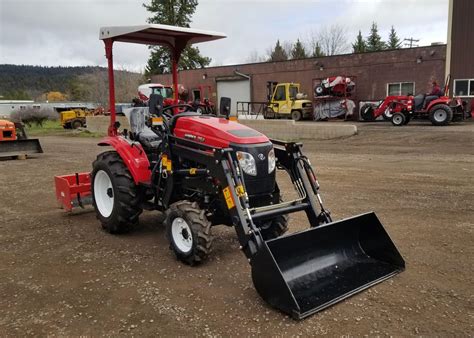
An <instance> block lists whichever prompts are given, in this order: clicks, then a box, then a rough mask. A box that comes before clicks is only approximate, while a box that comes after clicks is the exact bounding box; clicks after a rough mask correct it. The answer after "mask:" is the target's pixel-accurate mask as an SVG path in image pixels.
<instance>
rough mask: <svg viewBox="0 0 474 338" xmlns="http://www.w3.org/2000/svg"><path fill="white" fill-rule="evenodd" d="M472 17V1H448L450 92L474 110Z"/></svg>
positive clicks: (447, 70) (473, 2)
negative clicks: (466, 102) (468, 103)
mask: <svg viewBox="0 0 474 338" xmlns="http://www.w3.org/2000/svg"><path fill="white" fill-rule="evenodd" d="M473 15H474V1H472V0H450V1H449V16H448V48H447V58H446V74H451V84H450V88H452V91H451V92H452V93H453V94H454V95H456V96H460V97H462V98H463V100H466V101H468V102H470V103H471V109H473V110H474V104H473V103H472V101H473V99H474V32H473V30H472V18H473Z"/></svg>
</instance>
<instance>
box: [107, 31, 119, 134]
mask: <svg viewBox="0 0 474 338" xmlns="http://www.w3.org/2000/svg"><path fill="white" fill-rule="evenodd" d="M104 44H105V56H106V57H107V70H108V75H109V110H110V124H109V129H108V131H107V134H108V135H109V136H116V135H117V127H116V125H115V121H116V112H115V80H114V60H113V55H112V46H113V44H114V40H112V39H105V40H104Z"/></svg>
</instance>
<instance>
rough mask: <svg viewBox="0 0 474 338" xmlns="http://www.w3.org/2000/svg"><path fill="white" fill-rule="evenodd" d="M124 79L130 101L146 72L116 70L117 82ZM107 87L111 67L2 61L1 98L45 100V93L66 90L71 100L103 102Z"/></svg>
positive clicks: (117, 83) (0, 70)
mask: <svg viewBox="0 0 474 338" xmlns="http://www.w3.org/2000/svg"><path fill="white" fill-rule="evenodd" d="M121 82H124V83H125V84H126V87H127V88H126V89H125V92H124V93H123V95H122V96H124V97H123V99H124V100H125V99H126V100H127V101H128V99H129V97H130V96H132V97H133V95H134V94H135V93H136V88H137V85H138V84H140V83H143V76H142V75H141V74H137V73H132V72H128V71H116V85H117V86H118V85H120V84H121ZM98 88H100V90H99V89H98ZM106 88H107V69H106V68H103V67H93V66H87V67H42V66H28V65H9V64H2V65H0V99H3V100H5V99H7V100H8V99H10V100H29V99H30V100H42V97H44V93H47V92H52V91H54V92H61V93H64V94H66V95H67V98H68V99H70V100H81V101H82V100H84V101H90V100H92V101H96V102H102V101H103V100H104V99H105V98H103V96H105V94H106ZM118 91H120V90H119V89H118ZM117 94H118V95H119V96H120V94H121V93H117Z"/></svg>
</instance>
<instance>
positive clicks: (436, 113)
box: [430, 104, 453, 126]
mask: <svg viewBox="0 0 474 338" xmlns="http://www.w3.org/2000/svg"><path fill="white" fill-rule="evenodd" d="M452 120H453V111H452V109H451V108H450V107H449V106H446V105H444V104H437V105H436V106H434V107H433V108H431V109H430V121H431V123H432V124H433V125H434V126H447V125H448V124H449V123H450V122H451V121H452Z"/></svg>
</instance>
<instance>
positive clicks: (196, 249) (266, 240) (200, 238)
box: [57, 25, 405, 319]
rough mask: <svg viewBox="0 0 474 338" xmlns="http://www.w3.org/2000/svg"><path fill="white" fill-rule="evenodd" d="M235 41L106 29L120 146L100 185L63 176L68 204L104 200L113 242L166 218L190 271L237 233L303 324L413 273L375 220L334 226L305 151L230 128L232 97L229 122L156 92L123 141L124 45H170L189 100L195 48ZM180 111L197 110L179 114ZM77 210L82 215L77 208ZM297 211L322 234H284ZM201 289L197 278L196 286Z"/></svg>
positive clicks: (108, 156)
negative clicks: (284, 185) (120, 78)
mask: <svg viewBox="0 0 474 338" xmlns="http://www.w3.org/2000/svg"><path fill="white" fill-rule="evenodd" d="M223 37H225V36H224V35H223V34H220V33H215V32H208V31H202V30H195V29H190V28H181V27H172V26H165V25H143V26H131V27H105V28H102V29H101V30H100V38H101V39H102V40H103V41H104V43H105V49H106V56H107V59H108V66H109V84H110V88H109V96H110V107H112V109H111V110H112V111H111V115H110V126H109V129H108V137H106V138H105V139H103V140H102V141H100V142H99V146H107V147H109V149H107V150H106V151H104V152H102V153H101V154H99V155H98V156H97V159H96V160H95V161H94V163H93V164H92V172H91V173H90V180H88V179H87V178H84V177H82V176H81V175H80V174H79V175H69V178H70V180H67V179H66V177H64V176H63V177H61V179H62V182H63V183H65V184H64V185H63V186H62V187H63V188H62V189H65V190H70V191H61V189H60V188H58V187H57V196H58V199H59V200H61V196H63V195H67V196H74V194H77V196H78V198H82V197H83V196H84V197H87V196H92V203H93V206H94V208H95V211H96V214H97V218H98V219H99V221H100V223H101V224H102V227H103V228H104V229H105V230H106V231H108V232H110V233H113V234H116V233H122V232H125V231H129V230H131V229H133V227H134V226H135V225H136V224H137V223H138V220H139V217H140V214H141V213H142V212H143V210H158V211H161V212H164V213H165V216H166V218H165V221H164V225H165V227H166V233H167V236H168V239H169V242H170V248H171V249H172V250H173V251H174V253H175V255H176V257H177V258H178V259H179V260H181V261H182V262H184V263H185V264H189V265H196V264H199V263H202V262H203V261H205V260H206V258H207V257H208V256H209V254H210V252H211V249H212V242H213V236H212V231H211V229H212V227H213V226H216V225H220V224H222V225H227V226H231V227H234V228H235V231H236V234H237V237H238V240H239V242H240V249H241V250H242V252H243V253H244V254H245V256H246V257H247V259H248V261H249V263H250V265H251V270H252V279H253V283H254V285H255V288H256V289H257V291H258V293H259V294H260V295H261V296H262V298H263V299H265V300H266V301H267V302H268V303H269V304H270V305H272V306H274V307H276V308H277V309H279V310H281V311H283V312H285V313H288V314H290V315H291V316H293V317H294V318H297V319H301V318H304V317H306V316H309V315H311V314H313V313H315V312H317V311H320V310H322V309H324V308H326V307H328V306H330V305H332V304H335V303H337V302H339V301H341V300H342V299H345V298H347V297H349V296H351V295H353V294H355V293H357V292H360V291H362V290H364V289H367V288H369V287H370V286H372V285H374V284H376V283H379V282H381V281H383V280H386V279H387V278H389V277H391V276H393V275H395V274H397V273H399V272H401V271H402V270H403V269H404V267H405V262H404V260H403V258H402V257H401V256H400V254H399V252H398V250H397V249H396V247H395V246H394V244H393V243H392V241H391V240H390V237H389V236H388V234H387V233H386V232H385V230H384V228H383V226H382V224H381V223H380V221H379V220H378V219H377V217H376V216H375V214H374V213H373V212H372V213H366V214H362V215H359V216H355V217H352V218H348V219H343V220H340V221H337V222H333V221H332V217H331V215H330V213H329V211H327V210H326V209H325V208H324V206H323V203H322V199H321V196H320V192H319V183H318V181H317V179H316V176H315V173H314V171H313V169H312V167H311V164H310V162H309V159H308V158H307V157H306V156H304V155H303V153H302V150H301V147H302V145H301V144H299V143H294V142H281V141H276V140H271V139H269V138H268V137H266V136H265V135H263V134H261V133H260V132H258V131H256V130H253V129H251V128H249V127H246V126H245V125H243V124H240V123H238V122H234V121H230V120H229V113H230V111H229V109H228V107H229V106H230V103H229V99H227V100H226V101H227V103H225V104H224V103H222V102H221V105H220V109H221V113H224V117H222V116H215V115H203V114H201V113H198V112H195V111H193V107H191V106H190V105H187V104H176V103H175V104H174V105H173V106H170V107H168V109H167V110H164V109H163V100H164V99H163V97H162V96H161V95H156V94H155V95H153V94H152V95H151V97H150V100H149V105H148V107H136V108H133V111H132V112H131V114H130V125H131V130H130V131H127V132H124V131H122V132H119V127H120V126H119V124H118V123H117V122H116V119H115V115H116V114H115V110H114V109H113V107H115V104H114V101H115V95H114V73H113V62H112V45H113V43H114V42H120V41H123V42H132V43H139V44H145V45H157V44H162V45H163V44H164V45H166V46H168V47H169V48H170V49H171V55H172V56H173V58H172V69H173V85H174V93H175V96H174V99H175V102H177V95H176V93H177V88H176V87H177V83H178V81H177V62H178V60H179V58H180V55H181V52H182V51H183V49H184V48H185V47H186V46H188V45H190V44H192V43H198V42H204V41H211V40H216V39H220V38H223ZM226 107H227V108H226ZM175 108H179V109H181V108H182V109H184V110H186V111H185V112H183V113H180V114H175V115H172V114H169V110H170V109H175ZM277 171H282V172H286V173H287V174H288V175H289V177H290V180H289V181H290V182H292V184H293V187H294V189H295V193H296V195H297V196H298V197H297V198H295V199H293V200H289V201H283V200H282V197H281V194H280V189H279V185H278V183H277V182H276V177H277V174H276V172H277ZM86 175H88V174H87V173H86ZM81 177H82V179H81ZM68 182H69V184H70V187H69V188H68V187H67V185H68ZM74 182H76V183H74ZM64 186H66V187H64ZM61 201H62V200H61ZM68 203H69V205H68V204H66V205H65V206H66V207H67V208H70V207H71V203H74V201H68ZM297 211H304V212H305V214H306V216H307V218H308V221H309V225H310V228H309V229H307V230H306V231H302V232H298V233H295V234H290V235H286V236H282V235H283V234H284V233H285V232H286V231H287V229H288V214H290V213H293V212H297ZM200 283H201V281H200V280H196V281H195V284H196V287H198V286H199V285H200Z"/></svg>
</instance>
